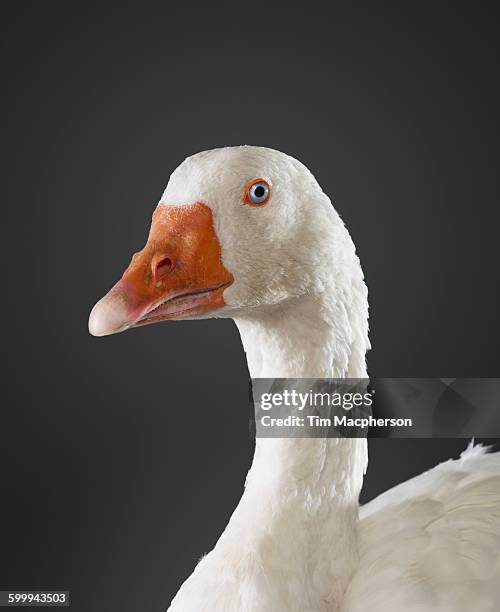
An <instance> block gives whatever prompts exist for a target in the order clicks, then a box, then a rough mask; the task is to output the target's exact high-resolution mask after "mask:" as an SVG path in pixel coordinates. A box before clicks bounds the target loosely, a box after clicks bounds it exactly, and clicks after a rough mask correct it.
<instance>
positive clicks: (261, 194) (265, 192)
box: [245, 179, 271, 206]
mask: <svg viewBox="0 0 500 612" xmlns="http://www.w3.org/2000/svg"><path fill="white" fill-rule="evenodd" d="M270 193H271V189H270V187H269V183H268V182H267V181H265V180H264V179H255V180H253V181H250V183H248V185H247V187H246V189H245V201H246V202H247V204H253V205H255V206H261V205H262V204H265V203H266V202H267V200H268V199H269V196H270Z"/></svg>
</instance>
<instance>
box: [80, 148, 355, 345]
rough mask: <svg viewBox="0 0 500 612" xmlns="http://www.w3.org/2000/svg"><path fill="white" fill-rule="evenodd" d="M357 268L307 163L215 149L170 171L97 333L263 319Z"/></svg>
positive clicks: (265, 152)
mask: <svg viewBox="0 0 500 612" xmlns="http://www.w3.org/2000/svg"><path fill="white" fill-rule="evenodd" d="M349 269H350V270H351V272H352V273H353V274H358V276H359V273H360V267H359V261H358V260H357V257H356V256H355V252H354V246H353V244H352V242H351V240H350V237H349V234H348V233H347V231H346V229H345V227H344V225H343V223H342V221H341V219H340V217H339V216H338V214H337V213H336V212H335V210H334V208H333V207H332V205H331V202H330V200H329V198H328V197H327V196H326V195H325V194H324V193H323V191H322V190H321V187H320V186H319V184H318V183H317V181H316V180H315V178H314V177H313V175H312V174H311V172H310V171H309V170H308V169H307V168H306V167H305V166H304V165H303V164H302V163H300V162H298V161H297V160H295V159H293V158H292V157H290V156H288V155H285V154H283V153H280V152H278V151H275V150H272V149H267V148H262V147H250V146H241V147H227V148H222V149H215V150H212V151H206V152H203V153H198V154H196V155H194V156H192V157H189V158H187V159H186V160H185V161H184V162H183V163H182V164H181V165H180V166H179V167H178V168H177V169H176V170H175V171H174V172H173V174H172V175H171V177H170V180H169V182H168V185H167V187H166V189H165V192H164V193H163V195H162V197H161V200H160V202H159V204H158V206H157V207H156V210H155V211H154V213H153V218H152V223H151V228H150V232H149V237H148V240H147V243H146V245H145V246H144V248H143V249H142V250H141V251H140V252H138V253H136V254H135V255H133V257H132V260H131V262H130V264H129V266H128V267H127V269H126V270H125V272H124V273H123V276H122V278H121V280H120V281H118V283H116V285H115V286H114V287H113V288H112V289H111V290H110V291H109V292H108V294H107V295H105V296H104V297H103V298H102V299H101V300H100V301H99V302H98V303H97V304H96V305H95V306H94V308H93V310H92V312H91V314H90V319H89V331H90V333H91V334H93V335H95V336H104V335H108V334H113V333H116V332H120V331H123V330H126V329H128V328H132V327H138V326H142V325H146V324H150V323H155V322H158V321H163V320H168V319H181V318H205V317H210V316H214V317H234V318H236V317H240V316H244V315H245V314H249V313H251V314H252V315H258V313H261V312H265V311H266V310H269V309H272V308H275V307H276V306H277V305H280V304H283V303H286V302H290V301H293V300H295V299H297V298H300V297H301V296H303V295H305V294H314V293H317V292H321V291H324V289H325V287H330V288H331V286H332V280H333V281H334V280H335V276H338V277H341V276H345V275H346V273H347V274H348V273H349ZM348 275H349V274H348Z"/></svg>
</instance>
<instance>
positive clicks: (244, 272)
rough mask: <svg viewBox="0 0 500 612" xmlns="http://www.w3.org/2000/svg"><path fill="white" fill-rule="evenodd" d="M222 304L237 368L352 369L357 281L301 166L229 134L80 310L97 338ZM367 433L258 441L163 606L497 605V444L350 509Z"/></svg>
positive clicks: (342, 372)
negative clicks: (220, 524) (190, 568)
mask: <svg viewBox="0 0 500 612" xmlns="http://www.w3.org/2000/svg"><path fill="white" fill-rule="evenodd" d="M210 316H214V317H232V318H233V319H234V320H235V322H236V324H237V326H238V328H239V331H240V333H241V338H242V342H243V346H244V348H245V351H246V354H247V358H248V365H249V370H250V373H251V375H252V377H254V378H257V377H261V378H264V377H266V378H272V377H285V378H286V377H299V378H300V377H318V378H328V377H353V378H364V377H366V375H367V372H366V366H365V353H366V351H367V349H368V348H369V341H368V303H367V290H366V286H365V284H364V281H363V274H362V271H361V266H360V263H359V260H358V257H357V256H356V253H355V248H354V245H353V243H352V241H351V238H350V236H349V234H348V232H347V230H346V228H345V227H344V224H343V222H342V220H341V219H340V217H339V215H338V214H337V213H336V211H335V210H334V208H333V207H332V204H331V202H330V200H329V198H328V197H327V196H326V195H325V194H324V193H323V192H322V190H321V188H320V186H319V185H318V183H317V182H316V180H315V179H314V177H313V175H312V174H311V173H310V172H309V170H308V169H307V168H306V167H305V166H303V165H302V164H301V163H300V162H298V161H296V160H295V159H293V158H291V157H289V156H287V155H284V154H283V153H280V152H278V151H274V150H270V149H266V148H260V147H228V148H223V149H217V150H213V151H208V152H204V153H199V154H197V155H194V156H193V157H190V158H188V159H186V160H185V161H184V162H183V163H182V164H181V165H180V166H179V167H178V168H177V169H176V170H175V172H174V173H173V174H172V176H171V177H170V180H169V183H168V186H167V188H166V190H165V193H164V194H163V196H162V198H161V201H160V203H159V204H158V207H157V209H156V211H155V213H154V215H153V222H152V226H151V231H150V235H149V238H148V242H147V244H146V246H145V247H144V249H143V250H142V251H141V252H140V253H138V254H136V255H134V257H133V258H132V262H131V264H130V266H129V267H128V269H127V270H126V271H125V273H124V275H123V278H122V279H121V280H120V281H119V282H118V283H117V284H116V285H115V286H114V287H113V288H112V289H111V291H110V292H109V293H108V294H107V295H106V296H105V297H104V298H103V299H102V300H101V301H100V302H98V303H97V304H96V306H95V307H94V309H93V311H92V313H91V316H90V321H89V329H90V332H91V333H92V334H94V335H96V336H102V335H106V334H111V333H115V332H119V331H123V330H125V329H127V328H129V327H135V326H138V325H143V324H147V323H153V322H156V321H162V320H166V319H173V318H175V319H178V318H200V317H210ZM366 466H367V444H366V440H364V439H262V438H259V439H257V441H256V449H255V456H254V461H253V464H252V467H251V469H250V472H249V474H248V477H247V482H246V488H245V491H244V494H243V496H242V499H241V501H240V503H239V505H238V507H237V508H236V510H235V512H234V514H233V515H232V517H231V519H230V521H229V524H228V526H227V528H226V530H225V531H224V533H223V534H222V536H221V537H220V539H219V541H218V543H217V545H216V546H215V548H214V550H212V551H211V552H210V553H209V554H207V555H206V556H205V557H204V558H203V559H202V560H201V561H200V563H199V564H198V565H197V567H196V569H195V570H194V572H193V574H192V575H191V576H190V577H189V578H188V580H187V581H186V582H185V583H184V584H183V585H182V587H181V589H180V590H179V592H178V594H177V595H176V597H175V598H174V600H173V601H172V604H171V606H170V608H169V610H170V611H171V612H235V611H239V612H257V611H258V612H285V611H286V612H292V611H293V612H313V611H314V612H334V611H339V610H342V611H350V612H352V611H360V612H361V611H362V612H365V611H366V610H370V611H371V612H376V611H384V612H390V611H398V612H399V611H403V610H404V611H405V612H410V611H411V612H417V611H419V612H424V611H425V612H432V611H439V612H457V611H463V612H472V611H474V612H487V611H493V610H498V609H500V603H499V602H500V558H499V550H500V453H495V454H489V453H487V452H486V451H485V449H483V448H481V447H477V446H476V447H473V446H470V447H469V448H468V449H467V451H465V452H464V453H463V454H462V457H461V458H460V459H459V460H457V461H448V462H446V463H443V464H441V465H439V466H437V467H436V468H434V469H433V470H431V471H429V472H426V473H424V474H422V475H420V476H418V477H416V478H414V479H412V480H410V481H408V482H406V483H404V484H402V485H399V486H397V487H395V488H394V489H392V490H390V491H388V492H387V493H385V494H383V495H381V496H380V497H378V498H377V499H375V500H374V501H372V502H371V503H369V504H367V505H366V506H363V507H361V508H360V507H359V505H358V495H359V492H360V489H361V485H362V481H363V474H364V472H365V469H366Z"/></svg>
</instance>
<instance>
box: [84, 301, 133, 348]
mask: <svg viewBox="0 0 500 612" xmlns="http://www.w3.org/2000/svg"><path fill="white" fill-rule="evenodd" d="M110 298H111V299H110ZM120 305H122V302H120V301H119V300H117V299H116V296H115V295H111V296H110V295H109V294H108V295H107V296H105V297H103V298H102V300H99V302H97V304H96V305H95V306H94V308H92V311H91V312H90V316H89V323H88V328H89V333H90V334H91V335H92V336H95V337H98V338H100V337H102V336H110V335H111V334H116V333H118V332H121V331H124V330H125V329H127V328H128V327H129V325H127V322H126V318H125V316H124V312H123V308H120V307H119V306H120Z"/></svg>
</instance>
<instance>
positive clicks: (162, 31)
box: [0, 2, 499, 612]
mask: <svg viewBox="0 0 500 612" xmlns="http://www.w3.org/2000/svg"><path fill="white" fill-rule="evenodd" d="M206 4H208V3H206ZM139 6H140V5H139V4H136V5H135V6H134V7H130V8H125V7H123V6H122V7H120V9H119V11H116V12H112V11H111V10H110V9H109V8H103V6H102V5H94V4H92V3H81V4H76V3H71V4H70V3H65V4H64V5H63V4H62V3H55V2H46V3H33V4H32V5H30V4H27V3H23V4H22V5H21V4H20V3H18V4H14V3H10V4H4V5H3V8H2V13H3V14H2V17H3V19H2V21H3V24H4V33H3V36H2V45H3V54H2V55H3V59H4V61H5V59H7V60H8V61H7V65H6V66H5V67H4V70H3V81H4V85H5V87H6V96H5V98H6V101H7V108H6V110H5V111H4V113H3V119H4V120H5V123H6V125H5V128H4V153H5V154H6V157H7V163H6V166H5V168H6V176H5V178H4V184H5V185H6V186H7V189H6V190H4V194H3V196H4V197H3V199H2V221H3V223H2V227H3V231H2V234H3V240H2V247H3V259H2V263H3V288H4V300H3V301H4V306H5V307H6V314H5V315H4V319H3V323H4V325H3V333H2V338H3V346H4V350H6V356H7V362H6V365H5V366H4V368H3V373H4V375H5V376H6V381H5V383H4V386H3V388H4V399H5V403H4V408H3V412H2V421H1V433H2V444H1V456H0V470H1V472H2V473H1V487H2V499H1V513H2V516H1V522H0V525H1V533H0V542H1V543H0V550H1V560H2V565H3V567H2V571H1V573H0V583H1V584H0V588H29V589H34V588H43V589H49V588H53V589H70V590H71V591H72V597H73V606H72V607H73V609H74V610H78V611H80V610H81V611H89V610H92V611H101V610H103V611H104V610H106V611H107V612H111V611H120V612H127V611H137V610H144V611H146V610H161V609H163V608H165V607H166V605H167V604H168V602H169V601H170V599H171V597H172V596H173V594H174V593H175V592H176V590H177V588H178V587H179V585H180V584H181V582H182V581H183V580H184V578H185V577H186V576H187V575H188V573H189V572H190V571H191V570H192V568H193V566H194V564H195V562H196V560H197V559H198V558H199V557H200V556H201V555H202V554H203V553H204V552H206V551H207V550H209V549H210V548H211V547H212V546H213V545H214V543H215V541H216V538H217V537H218V535H219V534H220V532H221V531H222V529H223V527H224V526H225V524H226V522H227V519H228V517H229V515H230V513H231V512H232V510H233V508H234V506H235V505H236V503H237V501H238V499H239V496H240V494H241V491H242V484H243V479H244V475H245V473H246V470H247V469H248V466H249V463H250V461H251V455H252V450H253V442H252V440H251V438H250V437H249V434H248V418H249V416H250V413H249V411H250V404H249V402H248V386H247V380H248V373H247V369H246V364H245V361H244V359H243V353H242V350H241V347H240V342H239V338H238V334H237V332H236V329H235V327H234V325H233V324H232V322H230V321H206V322H178V323H171V324H162V325H158V326H152V327H148V328H144V329H140V330H135V331H133V332H130V333H126V334H122V335H118V336H115V337H110V338H107V339H103V340H97V339H95V338H91V337H90V336H88V334H87V329H86V325H87V316H88V313H89V310H90V308H91V306H92V304H93V303H94V301H95V300H96V299H98V298H99V297H100V296H101V295H102V294H103V292H104V291H105V290H106V289H107V288H109V286H110V285H111V284H112V283H113V282H114V281H115V280H116V279H117V278H118V277H119V275H120V274H121V271H122V270H123V268H124V267H125V266H126V264H127V263H128V260H129V257H130V255H131V253H132V252H133V251H134V250H137V248H139V247H140V246H141V245H142V244H143V243H144V241H145V238H146V233H147V229H148V226H149V220H150V215H151V212H152V210H153V208H154V206H155V204H156V202H157V201H158V198H159V196H160V194H161V192H162V189H163V187H164V185H165V183H166V181H167V179H168V176H169V173H170V172H171V171H172V170H173V169H174V168H175V167H176V165H177V164H178V163H180V161H182V159H183V158H184V157H185V156H187V155H189V154H191V153H194V152H196V151H198V150H202V149H210V148H213V147H216V146H221V145H226V144H241V143H248V144H260V145H268V146H272V147H275V148H278V149H281V150H284V151H286V152H288V153H290V154H292V155H295V156H297V157H298V158H300V159H301V160H302V161H303V162H304V163H305V164H306V165H308V166H309V167H310V168H311V169H312V170H313V172H314V173H315V174H316V176H317V178H318V180H319V181H320V183H321V184H322V186H323V188H324V189H325V190H326V191H327V192H328V193H329V194H330V195H331V196H332V197H333V198H334V201H335V203H336V206H337V208H338V210H339V211H340V213H341V214H342V216H343V217H344V219H345V220H346V223H347V224H348V227H349V228H350V230H351V232H352V235H353V237H354V240H355V242H356V244H357V245H358V249H359V253H360V256H361V259H362V262H363V265H364V269H365V273H366V277H367V280H368V285H369V289H370V302H371V328H372V331H371V339H372V342H373V345H374V348H373V350H372V352H371V353H370V355H369V364H370V371H371V373H372V374H373V375H374V376H391V377H395V376H411V377H416V376H448V377H451V376H483V377H484V376H498V325H497V317H498V315H497V311H498V290H497V286H498V278H497V275H498V271H497V268H498V214H497V208H498V179H497V172H498V108H499V101H498V95H497V83H496V82H495V81H496V78H497V74H496V66H495V63H494V62H495V51H496V49H495V46H494V41H495V38H496V35H497V32H496V27H497V26H496V21H495V19H494V18H493V17H492V15H489V14H488V13H487V11H486V10H485V9H484V11H483V12H480V11H479V9H478V10H477V12H474V14H471V13H470V12H465V11H464V12H463V13H460V14H458V13H457V12H455V11H454V10H452V11H449V10H446V11H445V10H443V11H440V10H438V9H436V7H435V4H434V5H429V8H428V10H423V9H422V10H421V12H420V13H419V14H416V13H414V12H410V11H408V10H407V9H403V8H401V7H400V6H398V5H394V6H390V5H388V4H385V3H384V5H383V7H384V8H381V7H382V5H379V7H378V8H377V10H375V9H371V10H366V9H364V8H363V7H362V5H359V4H356V6H355V8H353V9H352V11H348V10H347V9H346V8H345V7H344V6H339V5H335V4H333V5H331V6H330V8H329V10H328V13H327V12H324V11H325V10H326V9H322V11H320V12H318V11H319V9H318V8H317V7H315V6H314V5H312V4H311V3H306V4H304V3H302V4H301V5H300V7H299V8H292V7H291V6H290V4H289V5H288V6H287V7H286V10H285V9H284V12H283V11H278V10H277V11H276V12H273V11H272V9H270V8H269V7H266V8H264V7H259V6H258V5H257V4H254V3H252V5H251V6H250V7H248V8H247V9H244V8H235V6H234V3H232V4H231V5H227V7H221V6H218V7H215V6H205V8H204V9H203V11H202V10H201V9H198V8H196V7H195V5H192V4H189V6H188V7H187V9H188V10H186V11H183V10H182V9H179V8H178V7H177V6H176V7H175V8H172V7H171V4H168V3H163V4H162V7H161V8H157V9H153V8H151V7H148V8H147V9H146V8H143V9H141V10H140V9H139V8H138V7H139ZM431 6H432V8H430V7H431ZM15 7H17V9H16V8H15ZM214 406H217V409H218V411H219V413H220V414H223V415H224V418H225V421H226V427H225V429H223V430H221V428H220V427H219V426H218V425H217V423H216V422H215V421H214V419H213V418H212V415H213V410H214ZM463 446H464V442H463V441H460V440H452V441H443V440H441V441H433V442H430V441H421V440H416V441H412V442H411V443H410V442H409V441H405V440H390V441H389V440H373V441H372V442H371V464H370V468H369V472H368V475H367V478H366V487H365V490H364V493H363V499H365V500H366V499H369V498H371V497H373V496H374V495H375V494H377V493H378V492H380V491H382V490H384V489H385V488H387V487H389V486H391V485H393V484H395V483H397V482H400V481H401V480H403V479H405V478H407V477H408V476H410V475H412V474H416V473H418V472H420V471H422V470H423V469H426V468H428V467H431V466H432V465H433V464H435V463H436V462H437V461H439V460H442V459H446V458H448V457H449V456H454V455H456V454H457V453H458V452H459V450H460V449H462V448H463Z"/></svg>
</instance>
